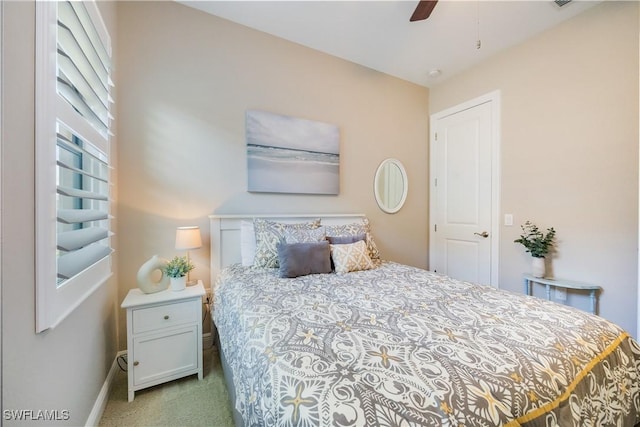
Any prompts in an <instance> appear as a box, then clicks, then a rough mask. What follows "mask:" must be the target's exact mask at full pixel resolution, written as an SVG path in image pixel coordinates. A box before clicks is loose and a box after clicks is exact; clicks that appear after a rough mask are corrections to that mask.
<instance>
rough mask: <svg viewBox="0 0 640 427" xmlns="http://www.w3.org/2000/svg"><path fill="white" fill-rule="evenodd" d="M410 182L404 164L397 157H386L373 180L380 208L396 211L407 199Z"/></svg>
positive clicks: (388, 211) (389, 211) (386, 210)
mask: <svg viewBox="0 0 640 427" xmlns="http://www.w3.org/2000/svg"><path fill="white" fill-rule="evenodd" d="M408 189H409V182H408V180H407V172H406V171H405V170H404V166H402V163H400V161H399V160H396V159H385V160H383V161H382V163H380V166H378V170H377V171H376V176H375V178H374V180H373V191H374V194H375V197H376V202H377V203H378V206H380V209H382V210H383V211H384V212H386V213H395V212H398V211H399V210H400V208H402V205H404V201H405V200H406V199H407V191H408Z"/></svg>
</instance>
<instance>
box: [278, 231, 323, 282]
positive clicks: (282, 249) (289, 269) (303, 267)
mask: <svg viewBox="0 0 640 427" xmlns="http://www.w3.org/2000/svg"><path fill="white" fill-rule="evenodd" d="M278 264H279V266H280V267H279V268H280V270H279V273H280V277H289V278H292V277H298V276H306V275H307V274H318V273H331V249H330V246H329V242H328V241H326V240H325V241H322V242H308V243H282V242H281V243H278Z"/></svg>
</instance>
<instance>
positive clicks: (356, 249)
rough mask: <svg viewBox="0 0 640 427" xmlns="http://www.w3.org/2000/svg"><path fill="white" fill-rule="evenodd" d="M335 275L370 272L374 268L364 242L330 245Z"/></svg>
mask: <svg viewBox="0 0 640 427" xmlns="http://www.w3.org/2000/svg"><path fill="white" fill-rule="evenodd" d="M330 246H331V259H332V260H333V264H334V266H335V270H336V273H339V274H342V273H349V272H351V271H360V270H370V269H372V268H373V267H374V264H373V261H372V260H371V257H370V256H369V251H368V250H367V244H366V243H365V241H364V240H360V241H357V242H355V243H349V244H346V245H330Z"/></svg>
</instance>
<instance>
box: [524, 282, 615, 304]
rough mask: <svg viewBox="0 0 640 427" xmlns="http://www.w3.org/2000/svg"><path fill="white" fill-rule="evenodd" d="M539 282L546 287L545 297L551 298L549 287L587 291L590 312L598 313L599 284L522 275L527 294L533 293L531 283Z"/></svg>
mask: <svg viewBox="0 0 640 427" xmlns="http://www.w3.org/2000/svg"><path fill="white" fill-rule="evenodd" d="M532 283H539V284H541V285H545V286H546V288H547V299H548V300H551V288H552V287H553V288H563V289H575V290H579V291H588V292H589V296H590V298H591V313H593V314H598V313H597V311H598V292H599V291H601V290H602V288H601V287H600V286H597V285H591V284H589V283H582V282H574V281H571V280H562V279H545V278H543V277H533V276H532V275H530V274H525V275H524V291H525V293H526V294H527V295H533V289H532V286H531V284H532Z"/></svg>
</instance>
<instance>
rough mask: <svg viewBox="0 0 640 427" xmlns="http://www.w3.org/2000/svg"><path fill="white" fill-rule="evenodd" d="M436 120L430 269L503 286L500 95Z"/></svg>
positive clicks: (468, 105)
mask: <svg viewBox="0 0 640 427" xmlns="http://www.w3.org/2000/svg"><path fill="white" fill-rule="evenodd" d="M491 95H492V96H489V97H483V98H479V99H477V100H474V101H471V102H469V103H465V104H463V105H461V106H458V107H455V108H453V109H449V110H447V111H445V112H442V113H439V114H435V115H434V116H432V121H431V126H432V137H431V151H430V152H431V185H430V189H431V213H430V216H431V227H430V234H431V238H430V251H429V253H430V269H431V270H433V271H436V272H439V273H443V274H446V275H448V276H450V277H453V278H455V279H460V280H466V281H470V282H475V283H482V284H487V285H493V286H496V287H497V285H498V283H497V245H498V240H497V230H498V227H497V225H498V224H497V215H496V213H497V203H496V202H497V190H496V188H497V182H496V181H497V179H498V174H497V173H496V171H497V167H498V165H497V159H498V156H497V152H496V151H497V140H498V135H497V133H498V132H497V129H498V126H497V125H496V124H497V120H496V119H497V117H494V116H496V115H497V114H499V110H498V108H497V107H498V105H497V104H498V103H499V98H497V100H496V99H495V97H496V96H499V95H498V94H496V93H494V94H491Z"/></svg>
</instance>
